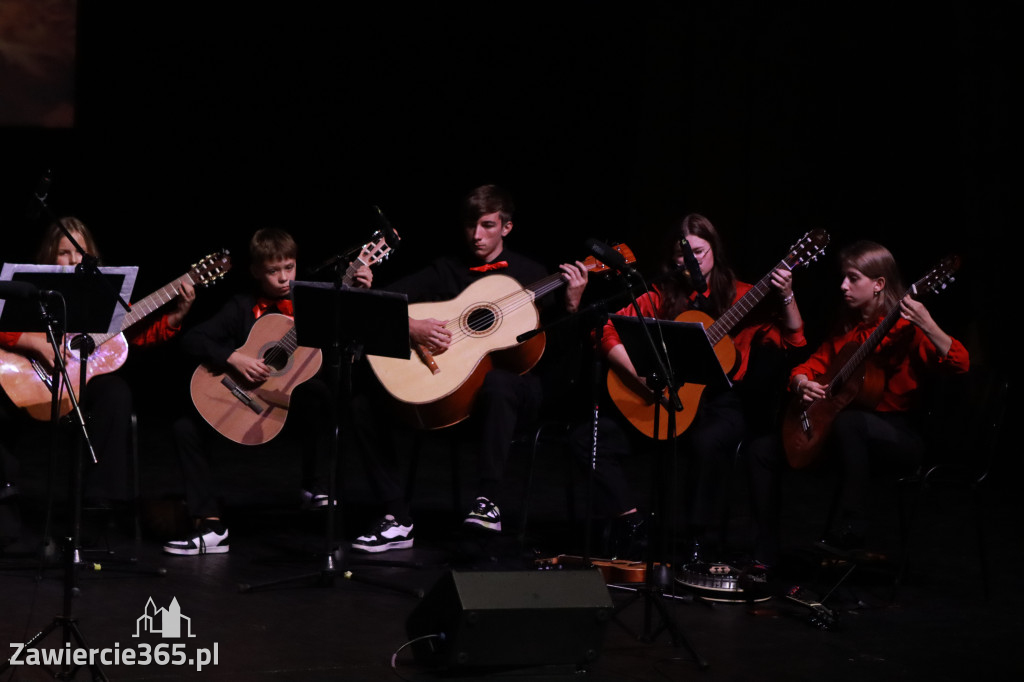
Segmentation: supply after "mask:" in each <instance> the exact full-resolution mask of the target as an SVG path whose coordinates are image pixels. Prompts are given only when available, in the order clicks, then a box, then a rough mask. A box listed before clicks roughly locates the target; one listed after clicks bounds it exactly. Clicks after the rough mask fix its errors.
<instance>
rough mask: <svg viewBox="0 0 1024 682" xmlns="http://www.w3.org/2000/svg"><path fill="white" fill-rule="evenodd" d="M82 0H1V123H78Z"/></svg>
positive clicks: (62, 125) (64, 125)
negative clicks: (76, 101) (78, 43)
mask: <svg viewBox="0 0 1024 682" xmlns="http://www.w3.org/2000/svg"><path fill="white" fill-rule="evenodd" d="M77 5H78V0H0V126H43V127H47V128H67V127H71V126H72V125H73V124H74V120H75V107H74V91H75V15H76V10H77Z"/></svg>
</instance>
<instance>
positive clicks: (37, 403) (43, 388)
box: [0, 251, 231, 421]
mask: <svg viewBox="0 0 1024 682" xmlns="http://www.w3.org/2000/svg"><path fill="white" fill-rule="evenodd" d="M229 270H231V257H230V255H229V254H228V252H227V251H222V252H219V253H214V254H210V255H209V256H206V257H205V258H203V259H202V260H201V261H199V262H198V263H196V264H194V265H193V266H192V267H191V269H189V271H188V272H186V273H185V274H184V275H182V276H181V277H178V278H177V279H175V280H174V281H173V282H170V283H168V284H165V285H164V286H163V287H161V288H160V289H158V290H156V291H154V292H153V293H152V294H150V295H149V296H146V297H145V298H143V299H142V300H140V301H136V302H135V303H133V304H132V306H131V310H129V311H128V313H127V314H126V315H125V316H124V321H123V322H122V324H121V332H118V333H114V334H88V335H86V336H88V337H90V338H91V340H92V344H93V348H94V349H95V350H93V351H92V352H91V353H90V354H89V362H88V365H87V366H86V378H85V381H86V383H88V382H89V381H90V380H91V379H92V378H93V377H94V376H97V375H99V374H109V373H110V372H113V371H114V370H116V369H118V368H119V367H121V365H123V364H124V362H125V360H126V359H127V357H128V340H127V339H125V336H124V333H123V331H124V330H126V329H128V328H129V327H131V326H133V325H134V324H136V323H137V322H139V321H141V320H142V319H143V318H144V317H146V316H147V315H149V314H150V313H153V312H155V311H156V310H157V309H158V308H161V307H162V306H164V305H166V304H167V303H170V302H171V301H172V300H174V299H175V298H176V297H177V296H178V291H179V290H180V289H181V285H182V283H185V282H187V283H188V284H191V285H192V286H194V287H197V288H198V287H200V286H204V287H205V286H208V285H210V284H212V283H214V282H216V281H217V280H218V279H220V278H221V277H223V276H224V275H226V274H227V273H228V271H229ZM26 333H29V334H35V335H38V336H41V337H44V336H45V335H44V334H42V333H41V332H26ZM82 336H83V335H81V334H76V335H74V336H67V337H65V345H66V347H67V351H68V352H67V371H68V377H69V378H70V379H71V387H72V388H73V389H74V390H75V392H76V393H77V392H78V383H79V375H80V374H81V370H80V360H79V355H78V349H79V348H80V347H81V344H82V340H83V339H82ZM51 385H52V381H51V377H50V373H49V372H48V371H47V370H46V369H45V368H44V367H43V366H42V365H41V364H40V363H39V362H37V361H36V360H33V359H30V358H27V357H25V356H24V355H20V354H18V353H14V352H10V351H4V350H0V386H2V387H3V389H4V392H6V393H7V395H8V397H9V398H10V399H11V402H13V403H14V404H15V405H17V406H18V407H22V408H24V409H25V410H26V411H27V412H28V413H29V415H31V416H32V417H33V418H34V419H39V420H43V421H45V420H47V419H49V418H50V405H51V399H52V393H51V390H50V387H51ZM70 411H71V399H70V398H69V397H68V396H67V394H66V393H65V394H64V395H63V396H62V397H61V403H60V414H61V416H64V415H66V414H67V413H68V412H70Z"/></svg>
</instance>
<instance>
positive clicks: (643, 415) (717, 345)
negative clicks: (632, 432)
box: [607, 230, 829, 440]
mask: <svg viewBox="0 0 1024 682" xmlns="http://www.w3.org/2000/svg"><path fill="white" fill-rule="evenodd" d="M828 243H829V236H828V233H827V232H826V231H825V230H813V231H811V232H808V233H807V234H805V235H804V236H803V237H801V238H800V240H799V241H798V242H797V243H796V244H794V245H793V247H792V248H791V249H790V251H789V253H788V254H786V257H785V258H783V259H782V261H781V262H780V263H779V265H777V266H775V267H774V268H772V269H771V270H770V271H769V272H768V273H767V274H766V275H765V276H764V277H762V278H761V280H760V281H759V282H758V283H757V284H755V285H754V286H753V287H751V289H750V291H748V292H747V293H746V294H744V295H743V297H742V298H740V300H738V301H736V303H734V304H733V305H732V306H730V308H729V309H728V310H726V311H725V312H724V313H722V316H721V317H719V318H718V320H713V319H712V318H711V316H710V315H708V314H707V313H704V312H701V311H699V310H686V311H684V312H683V313H681V314H680V315H679V316H678V317H676V321H679V322H699V323H701V324H702V325H704V330H705V332H706V333H707V336H708V341H710V342H711V345H712V347H713V348H714V349H715V356H716V357H717V358H718V362H719V363H720V364H721V366H722V369H723V370H724V371H725V372H726V373H727V374H728V373H731V372H732V371H733V370H734V369H735V367H736V363H737V360H738V357H737V353H736V346H735V345H733V342H732V339H731V338H729V332H730V331H732V330H733V329H734V328H735V327H736V326H737V325H738V324H739V323H740V322H741V321H742V320H743V318H744V317H746V316H747V314H748V313H749V312H750V311H751V310H753V309H754V307H755V306H756V305H757V304H758V303H760V302H761V300H762V299H763V298H764V297H765V296H766V295H767V294H768V292H769V291H771V289H772V279H771V276H772V272H774V271H775V270H778V269H780V268H785V269H787V270H795V269H796V268H798V267H801V266H803V265H807V264H808V263H810V262H812V261H815V260H817V259H818V257H819V256H820V255H822V254H823V253H824V252H825V247H826V246H828ZM607 386H608V395H609V397H610V398H611V400H612V402H613V403H614V404H615V406H616V407H617V408H618V410H619V412H621V413H622V416H624V417H625V418H626V420H627V421H629V423H630V424H632V425H633V426H634V427H635V428H636V429H637V430H638V431H640V433H642V434H644V435H645V436H647V437H648V438H656V439H658V440H667V439H668V437H669V423H668V422H669V419H668V409H670V408H669V405H670V403H669V402H668V401H667V400H665V401H661V402H659V407H658V410H659V413H658V432H657V433H655V432H654V419H655V416H654V406H653V403H652V402H651V401H650V400H649V398H648V397H647V396H644V395H640V394H639V393H637V392H636V391H634V390H633V388H632V387H631V385H630V384H628V383H626V381H625V379H623V378H622V377H621V376H620V375H619V373H618V372H617V371H616V370H614V369H609V370H608V379H607ZM666 393H667V392H666ZM703 393H704V385H703V384H693V383H688V384H683V385H682V386H680V387H679V390H678V395H679V399H680V400H681V401H682V405H683V409H682V411H680V412H677V413H676V419H675V431H674V432H673V433H672V434H671V435H672V437H673V438H675V437H677V436H680V435H681V434H682V433H683V432H684V431H686V429H688V428H689V427H690V424H692V423H693V420H694V417H695V416H696V414H697V409H698V408H699V407H700V400H701V396H702V394H703Z"/></svg>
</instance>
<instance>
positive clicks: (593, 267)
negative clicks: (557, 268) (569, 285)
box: [583, 244, 636, 274]
mask: <svg viewBox="0 0 1024 682" xmlns="http://www.w3.org/2000/svg"><path fill="white" fill-rule="evenodd" d="M612 250H613V251H615V252H616V253H618V254H619V255H620V256H622V257H623V258H624V259H625V260H626V263H627V264H628V265H632V264H633V263H635V262H636V256H634V255H633V250H632V249H631V248H629V247H628V246H626V245H625V244H616V245H615V246H613V247H612ZM583 264H584V265H585V266H586V267H587V270H588V271H590V272H591V273H593V274H598V273H601V272H607V271H608V270H611V268H610V267H608V266H607V265H605V264H604V263H602V262H601V261H599V260H597V258H596V257H595V256H587V258H586V260H584V261H583Z"/></svg>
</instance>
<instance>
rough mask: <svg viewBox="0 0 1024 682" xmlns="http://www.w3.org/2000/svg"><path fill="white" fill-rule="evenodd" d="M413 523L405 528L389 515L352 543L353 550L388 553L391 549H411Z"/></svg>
mask: <svg viewBox="0 0 1024 682" xmlns="http://www.w3.org/2000/svg"><path fill="white" fill-rule="evenodd" d="M412 528H413V526H412V523H411V522H410V523H409V525H408V526H403V525H402V524H400V523H399V522H398V520H397V519H396V518H395V517H394V516H392V515H391V514H388V515H387V516H385V517H384V518H382V519H381V520H380V521H378V522H377V523H376V524H374V526H373V528H371V529H370V532H368V533H366V534H365V535H360V536H359V537H358V538H356V540H355V542H353V543H352V549H354V550H357V551H359V552H386V551H388V550H391V549H409V548H410V547H412Z"/></svg>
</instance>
